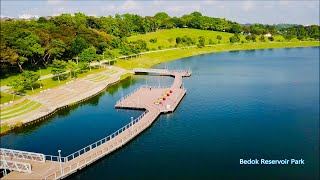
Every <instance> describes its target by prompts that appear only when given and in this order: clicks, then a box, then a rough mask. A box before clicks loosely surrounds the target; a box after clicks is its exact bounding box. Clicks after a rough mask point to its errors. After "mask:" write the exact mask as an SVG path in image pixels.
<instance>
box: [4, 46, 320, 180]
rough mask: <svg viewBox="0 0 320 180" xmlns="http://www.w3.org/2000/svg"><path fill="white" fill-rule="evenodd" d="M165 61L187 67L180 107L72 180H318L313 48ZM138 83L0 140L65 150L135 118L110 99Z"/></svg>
mask: <svg viewBox="0 0 320 180" xmlns="http://www.w3.org/2000/svg"><path fill="white" fill-rule="evenodd" d="M164 66H165V65H164V64H162V65H158V66H157V67H164ZM166 66H168V67H169V68H171V69H175V68H177V69H181V68H189V67H190V68H191V69H192V71H193V74H192V77H191V78H186V79H184V85H185V87H186V88H187V89H188V92H187V95H186V96H185V98H184V99H183V101H182V102H181V104H180V105H179V107H178V108H177V110H176V111H175V112H174V113H173V114H167V115H162V116H161V117H160V118H159V119H158V120H157V121H156V122H155V123H154V124H153V125H152V126H151V128H149V129H148V130H146V131H145V132H144V133H142V134H141V135H140V136H139V137H138V138H136V139H135V140H133V141H132V142H131V143H129V144H128V145H127V146H125V147H124V148H122V149H120V150H119V151H117V152H115V153H113V154H112V155H110V156H107V157H106V158H103V159H102V160H100V161H98V162H97V163H94V164H93V165H91V166H89V167H88V168H86V169H84V170H82V171H81V172H80V173H77V174H75V175H73V176H71V177H69V179H107V178H108V179H318V177H319V174H317V173H318V172H319V171H318V168H319V156H318V153H319V48H318V47H315V48H294V49H274V50H255V51H236V52H226V53H217V54H207V55H200V56H195V57H190V58H185V59H183V60H177V61H173V62H169V63H166ZM159 80H160V83H161V84H162V85H167V84H170V83H171V82H172V79H171V78H163V77H162V78H159V77H156V76H152V77H150V76H148V77H147V84H153V85H158V83H159ZM145 83H146V77H145V76H136V77H135V78H134V79H129V80H127V81H125V82H123V83H121V84H119V85H116V86H113V87H112V88H109V89H108V90H107V91H106V92H105V93H103V94H102V95H100V96H99V97H96V98H93V99H92V100H90V101H89V102H87V103H84V104H82V105H79V106H76V107H74V108H72V109H70V110H69V111H68V110H66V111H62V112H60V113H59V114H58V115H56V116H55V117H53V118H51V119H50V120H48V121H45V122H43V123H41V124H39V125H37V126H34V127H30V128H28V129H27V130H24V131H21V132H15V133H11V134H8V135H6V136H4V137H1V146H2V147H7V148H13V149H21V150H28V151H35V152H41V153H45V154H53V155H56V154H57V150H58V149H62V153H63V154H64V155H67V154H70V153H72V152H73V151H75V150H78V149H80V148H82V147H84V146H86V145H88V144H90V143H92V142H94V141H96V140H98V139H101V138H102V137H104V136H106V135H109V134H111V133H112V132H113V131H115V130H116V129H118V128H120V127H121V126H122V125H124V124H126V123H127V122H129V121H130V117H132V116H133V117H137V116H139V115H140V114H141V112H139V111H131V110H115V109H114V105H115V102H116V101H117V100H119V99H120V98H121V97H122V95H126V94H128V93H130V92H131V91H133V90H134V89H135V88H137V87H139V86H141V85H143V84H145ZM240 158H244V159H246V158H248V159H249V158H252V159H255V158H257V159H260V158H264V159H285V158H287V159H291V158H296V159H300V158H302V159H305V161H306V165H301V166H293V165H288V166H240V165H239V159H240Z"/></svg>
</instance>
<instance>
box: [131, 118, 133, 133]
mask: <svg viewBox="0 0 320 180" xmlns="http://www.w3.org/2000/svg"><path fill="white" fill-rule="evenodd" d="M132 126H133V117H132V116H131V127H132ZM131 133H132V128H131Z"/></svg>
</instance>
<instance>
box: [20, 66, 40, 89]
mask: <svg viewBox="0 0 320 180" xmlns="http://www.w3.org/2000/svg"><path fill="white" fill-rule="evenodd" d="M21 76H22V80H23V81H22V82H23V87H24V89H25V88H31V89H32V91H33V86H34V85H35V84H36V82H37V81H38V80H39V78H40V75H39V74H38V73H36V72H33V71H26V70H25V71H23V72H22V74H21Z"/></svg>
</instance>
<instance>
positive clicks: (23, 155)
mask: <svg viewBox="0 0 320 180" xmlns="http://www.w3.org/2000/svg"><path fill="white" fill-rule="evenodd" d="M0 155H1V156H4V157H9V158H17V159H26V160H32V161H40V162H45V161H46V158H45V155H44V154H40V153H34V152H27V151H18V150H13V149H5V148H0Z"/></svg>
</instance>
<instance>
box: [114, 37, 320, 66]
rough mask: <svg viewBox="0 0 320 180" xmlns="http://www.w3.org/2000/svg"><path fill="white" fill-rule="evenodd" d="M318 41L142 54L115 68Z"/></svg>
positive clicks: (121, 61) (303, 44)
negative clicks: (207, 54)
mask: <svg viewBox="0 0 320 180" xmlns="http://www.w3.org/2000/svg"><path fill="white" fill-rule="evenodd" d="M319 45H320V44H319V41H313V42H311V41H301V42H265V43H244V44H219V45H213V46H210V47H204V48H184V49H175V50H169V51H164V52H154V53H149V54H144V55H142V56H140V57H138V58H133V59H132V60H131V59H128V60H123V59H121V60H118V61H117V63H116V66H120V67H122V68H125V69H131V68H135V67H143V68H149V67H151V66H154V65H156V64H159V63H163V62H167V61H171V60H175V59H179V58H184V57H190V56H195V55H199V54H206V53H215V52H223V51H235V50H251V49H270V48H286V47H304V46H319Z"/></svg>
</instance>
